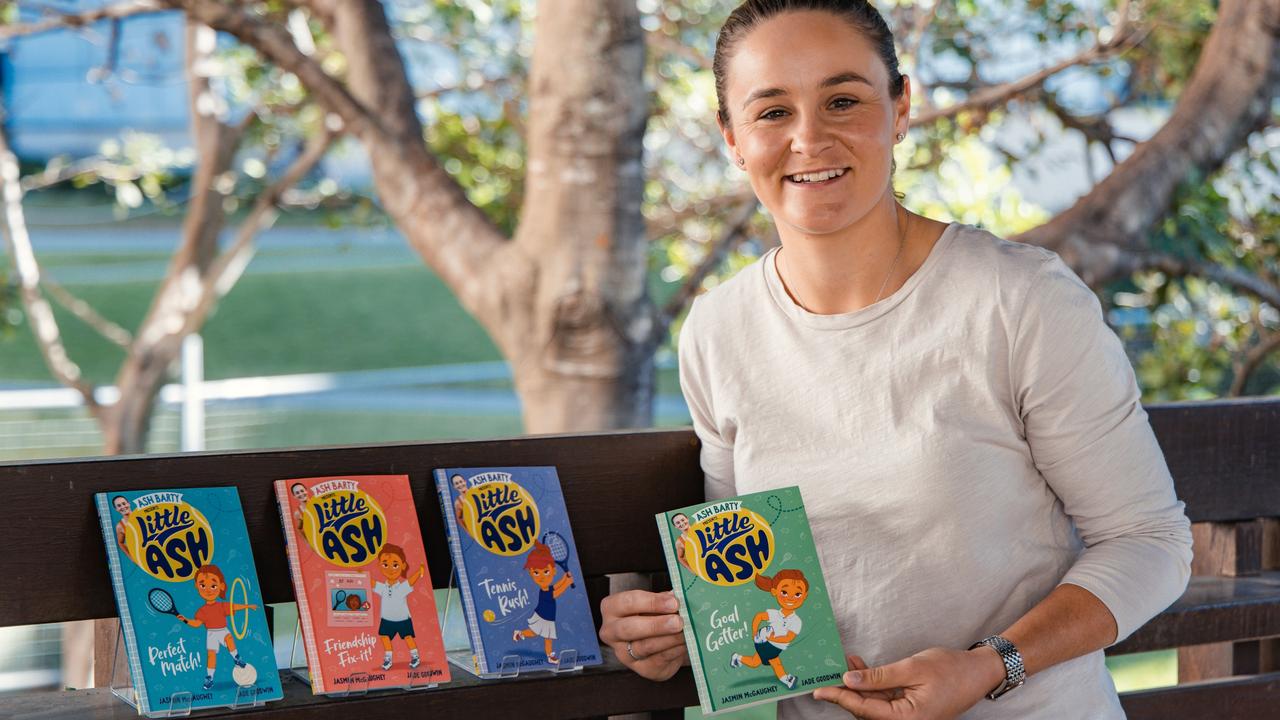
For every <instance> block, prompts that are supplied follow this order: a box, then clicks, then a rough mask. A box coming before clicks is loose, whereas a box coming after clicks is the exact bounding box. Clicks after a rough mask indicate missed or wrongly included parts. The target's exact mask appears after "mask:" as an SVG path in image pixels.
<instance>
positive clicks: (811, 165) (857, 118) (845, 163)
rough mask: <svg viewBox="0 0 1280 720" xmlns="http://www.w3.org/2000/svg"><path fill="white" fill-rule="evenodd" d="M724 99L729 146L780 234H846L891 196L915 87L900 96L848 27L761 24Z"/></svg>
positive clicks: (732, 69) (803, 18)
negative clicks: (784, 229) (785, 230)
mask: <svg viewBox="0 0 1280 720" xmlns="http://www.w3.org/2000/svg"><path fill="white" fill-rule="evenodd" d="M724 95H725V98H724V101H725V105H726V108H725V109H726V110H727V112H728V113H729V126H728V127H722V128H721V132H722V133H723V135H724V138H725V142H726V143H728V145H729V149H730V151H731V154H732V155H734V156H735V162H736V158H737V157H741V158H743V160H745V165H744V166H743V169H744V170H745V171H746V173H747V176H748V177H749V178H750V180H751V187H752V189H753V190H754V191H755V193H756V196H757V197H758V198H760V202H761V203H763V204H764V206H765V207H767V208H768V209H769V211H770V212H771V213H772V214H773V217H774V219H775V220H776V221H777V222H778V223H779V224H780V225H785V226H790V227H792V228H795V229H796V230H799V231H801V232H804V233H806V234H811V235H823V234H827V233H832V232H836V231H839V230H842V229H844V228H846V227H848V226H849V225H851V224H853V223H855V222H857V221H858V220H859V219H861V218H862V217H863V216H864V215H866V214H867V212H868V211H869V210H870V209H871V208H872V207H873V206H874V205H875V204H876V203H877V202H880V201H881V200H882V199H883V198H884V196H885V193H886V192H888V191H889V176H890V171H891V163H892V161H893V143H894V136H895V135H896V134H897V133H899V132H906V130H907V122H908V118H909V115H908V110H909V108H910V88H909V87H908V86H905V85H904V89H903V93H902V96H901V97H900V98H899V99H898V100H896V101H895V100H894V99H893V98H892V97H891V96H890V94H889V71H888V69H887V68H886V67H885V65H884V63H883V62H882V61H881V60H880V57H879V56H878V55H877V54H876V52H875V50H874V48H873V47H872V45H871V43H870V41H868V40H867V38H866V37H865V36H864V35H863V34H862V33H861V32H859V31H858V30H857V29H855V28H854V27H853V26H852V25H850V24H849V23H847V22H845V21H844V20H842V19H840V18H838V17H836V16H834V15H832V14H830V13H825V12H789V13H783V14H782V15H778V16H775V17H773V18H770V19H768V20H766V21H764V22H762V23H760V24H759V25H757V26H756V27H755V28H754V29H752V30H751V31H750V32H749V33H748V34H747V35H746V36H745V37H743V38H741V39H740V40H739V41H738V43H737V45H736V46H735V47H734V49H733V54H732V56H731V57H730V59H729V62H728V64H727V75H726V78H725V93H724ZM824 178H825V179H824Z"/></svg>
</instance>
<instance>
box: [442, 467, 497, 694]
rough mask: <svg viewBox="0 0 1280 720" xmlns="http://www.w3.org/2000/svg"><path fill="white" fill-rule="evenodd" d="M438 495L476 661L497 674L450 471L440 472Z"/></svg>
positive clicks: (468, 634)
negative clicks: (469, 568)
mask: <svg viewBox="0 0 1280 720" xmlns="http://www.w3.org/2000/svg"><path fill="white" fill-rule="evenodd" d="M435 476H436V493H437V494H438V495H439V496H440V514H441V515H443V516H444V524H445V528H446V529H447V530H448V532H447V533H446V535H448V536H449V555H450V556H451V557H452V558H453V570H454V574H455V576H456V577H457V578H458V594H459V596H461V598H462V612H463V614H464V615H465V616H466V625H467V637H468V638H470V639H471V653H472V655H474V658H473V660H474V661H475V664H476V666H477V667H479V668H480V670H481V671H483V672H486V673H491V672H494V669H493V668H491V667H489V661H488V658H487V657H486V655H485V648H484V637H483V636H482V635H481V634H480V619H479V618H477V617H476V604H475V599H474V598H473V597H472V596H471V581H470V579H469V578H468V577H467V563H466V561H465V559H464V558H463V556H462V538H461V536H460V535H459V533H460V532H461V531H462V529H461V528H459V527H458V520H457V518H455V517H454V516H453V504H452V503H450V502H449V498H450V493H449V471H448V470H441V469H437V470H436V471H435Z"/></svg>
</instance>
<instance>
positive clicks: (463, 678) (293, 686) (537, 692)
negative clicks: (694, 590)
mask: <svg viewBox="0 0 1280 720" xmlns="http://www.w3.org/2000/svg"><path fill="white" fill-rule="evenodd" d="M452 672H453V679H452V680H451V681H450V682H449V683H448V684H447V685H441V686H439V687H437V688H433V689H428V690H418V691H414V692H403V691H382V692H377V693H369V694H367V695H362V696H355V697H346V698H332V697H324V696H315V695H312V694H311V689H310V687H309V686H308V685H307V684H306V683H304V682H302V681H301V680H298V679H296V678H294V677H293V676H291V675H288V674H285V675H282V678H283V683H282V686H283V688H284V691H285V697H284V699H283V700H278V701H274V702H270V703H266V704H264V705H262V706H261V707H259V708H255V709H254V710H253V713H252V714H251V715H246V713H245V711H244V710H231V709H229V708H214V709H210V710H201V711H199V712H198V713H193V716H195V717H200V718H223V717H239V718H244V717H253V718H255V720H317V718H335V719H338V720H342V719H346V718H350V719H352V720H355V719H358V720H405V719H406V718H473V719H475V720H499V719H501V718H516V717H521V718H530V719H533V718H552V717H554V718H586V717H602V716H606V715H609V714H611V713H628V712H643V711H646V710H662V709H667V708H684V707H688V706H694V705H697V704H698V692H697V690H696V689H695V688H694V683H693V675H692V674H691V673H690V671H689V669H688V668H684V669H683V670H681V671H680V672H679V673H678V674H677V675H676V676H675V677H674V678H672V679H671V680H669V681H667V682H661V683H655V682H651V681H649V680H645V679H644V678H642V677H640V676H639V675H636V674H635V673H633V672H631V671H630V670H627V669H626V668H624V667H623V666H622V665H621V664H619V663H617V661H616V660H612V659H610V661H609V663H608V664H606V665H604V666H600V667H594V668H586V669H584V670H582V671H581V672H574V673H565V674H562V675H558V676H552V675H550V674H549V673H534V674H530V675H529V676H527V677H518V678H511V679H505V680H481V679H478V678H476V677H474V676H472V675H470V674H468V673H466V672H463V671H461V670H457V669H456V668H453V669H452ZM55 701H56V702H55ZM0 717H4V718H6V719H9V720H137V718H138V717H139V716H138V714H137V712H136V711H135V710H134V709H133V708H132V707H130V706H129V705H127V704H125V703H124V702H123V701H121V700H119V699H118V698H116V697H115V696H113V695H112V694H111V691H110V690H106V689H101V690H77V691H75V692H64V693H49V692H43V693H41V692H34V693H24V694H20V695H15V696H9V697H4V698H0Z"/></svg>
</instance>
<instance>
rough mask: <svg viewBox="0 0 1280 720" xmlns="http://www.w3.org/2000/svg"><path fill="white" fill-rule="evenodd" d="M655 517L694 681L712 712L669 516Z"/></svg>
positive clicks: (706, 708) (705, 707)
mask: <svg viewBox="0 0 1280 720" xmlns="http://www.w3.org/2000/svg"><path fill="white" fill-rule="evenodd" d="M654 519H655V520H656V521H657V523H658V535H659V536H660V537H661V538H662V554H663V555H664V556H665V557H666V559H667V572H668V573H669V574H670V575H671V592H672V594H674V595H675V596H676V600H677V601H679V602H678V603H677V604H678V605H679V606H680V607H679V610H680V620H681V621H682V622H681V625H682V626H683V628H684V644H685V646H686V647H687V648H688V650H689V666H690V669H691V670H692V671H693V682H694V684H695V685H697V687H698V700H699V701H700V702H701V703H702V712H703V714H710V713H713V712H715V711H716V708H715V702H714V701H713V699H712V697H711V689H710V688H709V687H707V678H706V675H705V674H704V672H703V669H702V648H701V647H700V646H699V645H698V635H697V633H696V632H694V629H693V614H692V613H690V612H689V603H688V602H687V598H686V597H685V593H684V583H682V582H681V581H680V562H679V561H678V560H677V559H676V552H675V546H674V545H673V544H672V542H671V531H670V529H669V528H668V527H667V525H668V523H667V516H666V514H665V513H659V514H658V515H656V516H655V517H654Z"/></svg>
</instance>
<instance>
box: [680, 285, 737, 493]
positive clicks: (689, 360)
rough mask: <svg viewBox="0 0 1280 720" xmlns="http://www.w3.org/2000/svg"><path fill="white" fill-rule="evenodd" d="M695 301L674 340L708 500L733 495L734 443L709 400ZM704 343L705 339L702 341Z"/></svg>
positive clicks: (709, 387) (708, 382) (709, 391)
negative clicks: (696, 439) (726, 434)
mask: <svg viewBox="0 0 1280 720" xmlns="http://www.w3.org/2000/svg"><path fill="white" fill-rule="evenodd" d="M697 308H698V301H697V299H695V300H694V301H693V304H692V305H691V306H690V308H689V313H688V315H687V316H686V317H685V321H684V326H683V327H681V328H680V336H679V338H678V339H677V341H676V345H677V352H678V355H679V360H680V390H681V392H682V393H684V400H685V403H686V404H687V405H688V406H689V415H690V416H692V418H693V431H694V433H695V434H697V436H698V440H699V441H701V443H702V450H701V453H700V455H699V459H700V462H701V464H702V473H703V476H704V478H705V481H704V486H705V490H706V496H707V500H718V499H721V498H726V497H732V496H733V495H735V494H736V493H735V491H734V481H733V442H732V440H729V439H726V438H724V437H723V436H722V434H721V432H720V430H719V425H718V424H717V422H716V416H715V411H714V410H713V405H712V400H711V384H710V377H709V372H708V367H707V365H706V359H705V355H704V354H703V353H702V352H701V351H700V349H699V345H698V343H699V340H700V338H699V335H700V333H699V332H698V330H697V327H698V320H697ZM702 340H703V341H705V338H703V339H702Z"/></svg>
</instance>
